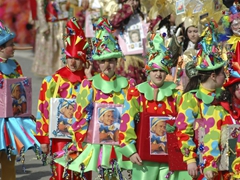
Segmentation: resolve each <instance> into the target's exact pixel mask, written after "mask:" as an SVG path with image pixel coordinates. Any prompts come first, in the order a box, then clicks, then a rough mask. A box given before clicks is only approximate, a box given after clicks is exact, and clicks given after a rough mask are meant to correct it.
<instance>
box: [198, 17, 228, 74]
mask: <svg viewBox="0 0 240 180" xmlns="http://www.w3.org/2000/svg"><path fill="white" fill-rule="evenodd" d="M206 26H207V27H206V29H205V30H204V31H203V33H202V35H201V37H202V40H201V42H200V43H199V45H200V48H199V51H198V53H197V63H196V69H197V70H199V71H211V70H215V69H218V68H220V67H222V66H224V64H225V62H224V61H223V59H222V58H221V53H220V52H219V49H218V48H217V46H218V43H219V42H218V38H217V36H218V34H217V32H216V31H215V29H216V28H217V23H216V22H215V21H210V22H209V23H208V24H207V25H206Z"/></svg>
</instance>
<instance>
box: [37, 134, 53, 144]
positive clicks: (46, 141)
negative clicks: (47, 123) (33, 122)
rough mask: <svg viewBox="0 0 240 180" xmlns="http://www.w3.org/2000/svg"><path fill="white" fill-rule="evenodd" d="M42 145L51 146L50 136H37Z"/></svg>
mask: <svg viewBox="0 0 240 180" xmlns="http://www.w3.org/2000/svg"><path fill="white" fill-rule="evenodd" d="M35 138H36V139H37V140H38V142H39V143H40V144H50V140H49V137H48V136H35Z"/></svg>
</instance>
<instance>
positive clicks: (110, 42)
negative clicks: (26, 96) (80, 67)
mask: <svg viewBox="0 0 240 180" xmlns="http://www.w3.org/2000/svg"><path fill="white" fill-rule="evenodd" d="M94 26H95V27H96V31H95V33H96V34H95V36H96V37H95V38H93V40H92V44H93V55H92V59H93V60H96V61H102V60H103V61H104V60H108V59H112V58H119V57H121V56H122V52H121V50H120V48H119V45H118V43H117V40H116V38H115V37H114V36H113V35H112V27H111V25H110V23H109V21H108V20H107V19H102V18H100V19H99V20H98V21H97V24H95V25H94ZM105 63H106V61H105ZM134 84H135V82H134V81H133V80H132V79H130V80H129V81H128V80H127V79H126V78H124V77H122V76H118V75H114V76H113V77H112V78H109V77H108V76H107V75H105V74H104V73H100V74H98V75H95V76H93V77H92V78H91V79H85V80H84V81H83V82H82V84H81V87H80V92H79V94H78V95H77V110H76V112H75V118H76V122H75V123H74V124H73V125H72V127H71V128H70V130H69V132H70V133H71V134H72V140H73V146H72V147H69V149H74V148H75V151H80V152H82V153H81V154H80V155H79V156H78V157H77V158H76V159H74V160H73V161H72V162H70V163H69V164H67V167H66V168H68V169H70V170H74V171H79V170H80V169H79V168H81V170H80V171H83V172H88V171H97V172H98V171H99V173H100V177H101V178H104V177H107V176H109V178H110V177H112V176H117V174H119V178H120V179H121V168H124V169H131V168H132V164H131V163H130V162H128V161H126V162H123V161H122V155H121V154H120V153H119V152H118V149H119V146H118V145H111V144H104V143H102V144H100V143H99V140H97V139H99V134H98V135H97V134H96V132H97V131H99V129H98V128H96V129H92V127H91V126H93V125H94V124H97V122H98V119H99V118H98V117H97V116H96V113H94V112H95V111H97V110H98V109H99V107H101V106H105V108H106V107H113V106H122V105H123V103H124V99H125V96H126V92H127V89H128V88H131V87H133V86H134ZM91 117H92V118H91ZM100 133H101V132H100ZM89 136H90V137H93V139H92V142H89V141H88V142H89V143H87V144H86V146H84V144H83V142H84V141H85V138H86V137H87V138H88V137H89ZM116 138H117V139H118V134H117V136H116ZM114 144H116V143H114ZM117 144H118V141H117ZM55 162H57V163H59V164H61V165H63V166H66V160H65V157H62V158H60V159H56V160H55ZM104 170H106V171H105V172H104Z"/></svg>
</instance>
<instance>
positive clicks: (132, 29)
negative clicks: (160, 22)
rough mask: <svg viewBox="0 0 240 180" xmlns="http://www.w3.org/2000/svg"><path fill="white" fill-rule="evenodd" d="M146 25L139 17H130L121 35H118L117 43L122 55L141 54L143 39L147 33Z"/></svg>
mask: <svg viewBox="0 0 240 180" xmlns="http://www.w3.org/2000/svg"><path fill="white" fill-rule="evenodd" d="M145 26H147V24H146V23H145V22H143V21H141V20H140V17H139V16H134V17H131V19H130V21H129V23H128V25H127V26H126V28H125V31H124V33H123V34H121V35H118V43H119V45H120V47H121V50H122V52H123V54H124V55H133V54H143V51H144V48H143V47H144V46H143V39H145V38H146V37H145V35H146V32H147V28H145Z"/></svg>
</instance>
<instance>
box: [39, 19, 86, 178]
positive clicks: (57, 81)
mask: <svg viewBox="0 0 240 180" xmlns="http://www.w3.org/2000/svg"><path fill="white" fill-rule="evenodd" d="M66 28H67V37H66V43H67V45H66V49H65V51H64V52H65V55H66V66H65V67H63V68H61V69H59V70H58V71H57V72H56V73H55V74H53V75H52V76H47V77H46V78H45V79H44V80H43V82H42V86H41V90H40V94H39V101H38V112H37V117H36V118H37V127H36V131H37V134H36V138H37V139H38V140H39V142H40V143H41V147H42V151H43V152H44V153H46V154H48V153H49V151H50V150H51V153H52V155H53V154H54V153H55V152H58V151H60V150H62V148H63V147H64V146H65V145H66V143H68V142H71V140H70V139H52V146H51V147H50V139H49V133H51V132H49V123H50V122H49V111H50V107H49V106H50V98H52V97H54V91H56V90H57V94H56V98H66V99H75V98H76V96H77V93H78V92H79V90H80V89H79V88H80V84H81V83H82V80H83V79H84V78H85V77H86V76H87V77H91V73H90V71H89V70H88V69H86V50H84V49H83V47H84V45H85V43H86V38H85V35H84V32H83V30H82V28H81V27H80V26H79V24H78V23H77V20H76V18H72V19H71V20H69V21H68V22H67V25H66ZM63 170H64V169H63V167H62V166H60V165H58V164H55V163H54V164H53V165H52V177H51V178H50V179H55V180H61V179H62V174H63ZM69 178H70V179H71V176H70V177H69ZM87 178H89V179H90V178H91V176H89V177H87ZM74 179H78V177H77V176H75V175H74Z"/></svg>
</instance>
